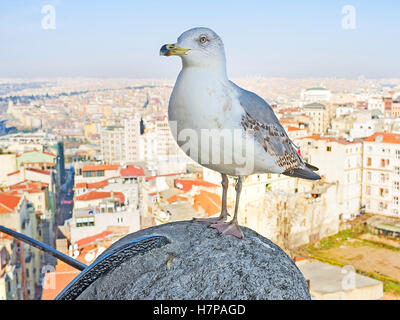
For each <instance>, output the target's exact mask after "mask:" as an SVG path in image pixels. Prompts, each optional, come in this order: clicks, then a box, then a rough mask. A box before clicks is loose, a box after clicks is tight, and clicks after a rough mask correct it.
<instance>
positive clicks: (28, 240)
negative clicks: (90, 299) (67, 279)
mask: <svg viewBox="0 0 400 320" xmlns="http://www.w3.org/2000/svg"><path fill="white" fill-rule="evenodd" d="M0 232H4V233H6V234H8V235H10V236H12V237H14V238H16V239H18V240H21V241H23V242H25V243H28V244H30V245H31V246H33V247H35V248H38V249H40V250H42V251H44V252H46V253H48V254H50V255H52V256H53V257H56V258H57V259H59V260H61V261H64V262H65V263H66V264H69V265H70V266H72V267H74V268H75V269H78V270H79V271H83V270H85V269H86V267H87V265H86V264H84V263H82V262H80V261H78V260H75V259H73V258H71V257H69V256H67V255H66V254H64V253H62V252H60V251H58V250H56V249H54V248H52V247H50V246H48V245H47V244H45V243H43V242H40V241H38V240H35V239H32V238H31V237H28V236H26V235H24V234H22V233H19V232H16V231H14V230H11V229H9V228H6V227H3V226H1V225H0Z"/></svg>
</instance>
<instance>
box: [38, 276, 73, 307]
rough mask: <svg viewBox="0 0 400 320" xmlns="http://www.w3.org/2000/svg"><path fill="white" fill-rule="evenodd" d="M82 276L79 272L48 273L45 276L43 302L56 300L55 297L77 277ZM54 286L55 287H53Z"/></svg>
mask: <svg viewBox="0 0 400 320" xmlns="http://www.w3.org/2000/svg"><path fill="white" fill-rule="evenodd" d="M79 274H80V271H78V270H71V271H65V272H59V271H56V272H48V273H46V274H45V276H44V284H47V285H45V286H44V288H43V292H42V300H54V299H55V297H57V295H58V294H59V293H60V292H61V291H62V290H63V289H64V288H65V287H66V286H67V285H68V284H69V283H70V282H71V281H72V280H73V279H74V278H75V277H76V276H77V275H79ZM52 285H54V286H52Z"/></svg>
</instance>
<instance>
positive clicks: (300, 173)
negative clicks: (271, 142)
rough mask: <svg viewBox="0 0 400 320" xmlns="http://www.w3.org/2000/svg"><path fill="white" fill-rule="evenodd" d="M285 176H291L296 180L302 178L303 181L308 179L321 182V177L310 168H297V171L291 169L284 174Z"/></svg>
mask: <svg viewBox="0 0 400 320" xmlns="http://www.w3.org/2000/svg"><path fill="white" fill-rule="evenodd" d="M283 174H284V175H285V176H290V177H296V178H302V179H307V180H319V179H321V177H320V176H319V175H318V174H316V173H314V172H313V171H312V170H311V169H309V168H307V167H306V168H296V169H290V170H288V171H285V172H284V173H283Z"/></svg>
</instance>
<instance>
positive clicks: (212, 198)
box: [193, 190, 221, 216]
mask: <svg viewBox="0 0 400 320" xmlns="http://www.w3.org/2000/svg"><path fill="white" fill-rule="evenodd" d="M193 200H194V204H193V209H194V210H196V211H198V210H199V207H202V208H203V210H204V211H205V212H206V213H207V214H208V216H212V215H214V214H216V213H218V212H220V211H221V197H220V196H219V195H217V194H215V193H211V192H207V191H204V190H201V191H200V193H199V194H196V195H195V196H194V197H193Z"/></svg>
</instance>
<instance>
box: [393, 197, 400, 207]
mask: <svg viewBox="0 0 400 320" xmlns="http://www.w3.org/2000/svg"><path fill="white" fill-rule="evenodd" d="M393 204H394V205H395V206H398V205H399V197H393Z"/></svg>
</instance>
